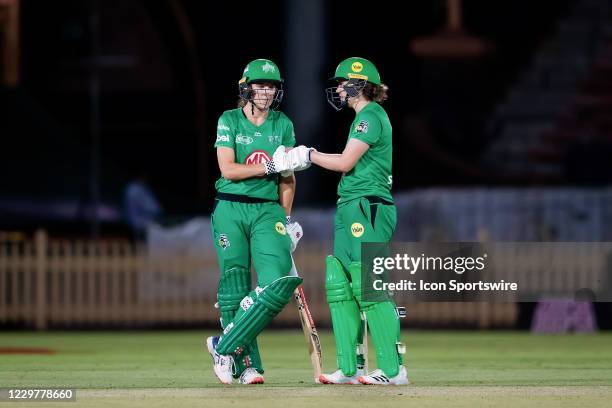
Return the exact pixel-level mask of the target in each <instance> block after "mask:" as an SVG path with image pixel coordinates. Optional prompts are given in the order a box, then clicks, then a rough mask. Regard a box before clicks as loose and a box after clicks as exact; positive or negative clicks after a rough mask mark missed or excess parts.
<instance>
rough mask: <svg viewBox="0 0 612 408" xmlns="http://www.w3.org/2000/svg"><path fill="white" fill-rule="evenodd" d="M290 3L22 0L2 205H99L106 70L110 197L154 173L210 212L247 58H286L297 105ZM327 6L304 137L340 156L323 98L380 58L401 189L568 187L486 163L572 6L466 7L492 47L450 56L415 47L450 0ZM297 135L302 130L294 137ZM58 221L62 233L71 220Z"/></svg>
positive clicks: (440, 20)
mask: <svg viewBox="0 0 612 408" xmlns="http://www.w3.org/2000/svg"><path fill="white" fill-rule="evenodd" d="M289 4H291V2H283V1H268V2H266V3H265V5H264V4H262V5H261V6H258V5H257V4H256V3H253V2H245V3H240V2H203V1H196V0H184V1H161V0H148V1H138V0H129V1H126V0H123V1H118V0H105V1H97V2H95V1H93V0H80V1H67V0H61V1H52V2H50V1H36V0H25V1H23V3H22V18H21V19H22V80H21V84H20V86H19V87H17V88H15V89H2V91H1V95H2V98H1V99H2V103H3V105H4V107H3V109H2V111H3V119H2V121H0V133H1V134H2V136H3V138H2V143H3V149H2V156H3V159H2V160H1V161H0V166H1V168H0V171H1V172H2V174H3V177H0V191H2V196H3V197H5V198H8V199H13V198H18V199H27V200H31V201H34V202H37V201H39V200H43V201H44V200H56V201H57V200H59V201H61V200H64V199H66V200H75V201H77V202H79V203H83V205H84V206H86V204H87V203H89V202H91V201H92V188H91V159H92V146H91V143H92V132H91V124H92V114H91V112H92V106H93V105H92V103H94V102H95V101H94V99H93V98H92V92H91V89H92V88H91V86H92V82H91V78H92V73H94V72H97V73H99V86H100V99H99V107H100V110H99V113H100V136H99V163H100V172H99V190H100V200H101V201H102V202H105V203H109V204H110V205H117V204H119V202H120V198H121V192H122V189H123V187H124V185H125V183H126V182H127V181H128V180H129V178H130V177H131V176H132V175H133V174H137V173H142V172H145V173H147V174H148V176H149V179H150V182H151V185H152V186H153V189H154V191H155V192H156V194H157V195H158V196H159V198H160V201H161V202H162V204H163V206H164V208H165V210H166V212H167V213H168V214H176V215H181V214H184V215H190V214H191V215H192V214H199V213H208V212H209V211H210V207H211V203H212V198H213V195H214V187H213V185H214V182H215V180H216V178H217V177H218V174H219V172H218V169H217V164H216V157H215V151H214V149H213V148H212V145H213V141H214V135H215V125H216V119H217V117H218V116H219V115H220V114H221V112H222V111H223V110H226V109H230V108H233V107H234V106H235V103H236V99H237V97H236V94H237V90H236V84H237V80H238V79H239V78H240V76H241V73H242V70H243V68H244V66H245V65H246V63H247V62H249V61H250V60H252V59H254V58H270V59H272V60H274V61H275V62H277V64H278V65H279V66H280V68H281V73H282V74H283V76H284V77H285V80H286V98H285V103H284V104H283V105H282V106H281V109H284V106H287V103H288V102H290V101H291V100H294V101H295V100H296V99H297V100H299V99H300V98H301V95H300V94H299V93H297V92H294V91H293V90H294V89H295V88H296V84H297V83H298V82H299V81H300V78H299V77H291V76H290V75H285V70H284V67H285V66H286V65H287V54H288V53H287V50H288V47H290V46H291V45H290V44H288V43H287V32H288V31H289V30H290V29H291V27H288V23H287V19H286V15H287V13H288V7H289ZM323 4H324V10H323V13H322V15H323V16H324V24H323V27H324V30H325V34H324V36H325V41H324V44H323V47H322V52H323V56H322V57H323V60H324V61H325V63H324V66H325V67H326V69H324V70H322V72H317V75H318V77H319V78H320V83H319V84H318V88H319V89H320V92H319V94H320V100H319V101H318V103H320V104H321V105H325V106H326V108H325V110H324V111H323V112H324V113H323V117H322V119H323V120H322V121H321V123H317V124H316V128H317V129H318V131H317V132H316V134H314V135H310V138H309V140H313V141H314V143H311V144H314V145H315V146H316V147H317V148H318V149H319V150H322V151H326V152H339V151H340V150H341V149H342V147H343V145H344V143H345V140H346V139H345V137H346V132H347V123H349V122H350V119H351V113H350V112H341V113H335V112H333V111H332V110H331V109H330V108H328V107H327V105H326V101H325V96H324V91H323V90H324V87H325V80H326V79H327V78H328V77H330V76H331V75H332V74H333V71H334V68H335V66H336V64H337V63H338V62H339V61H340V60H342V59H344V58H346V57H349V56H354V55H358V56H362V57H366V58H368V59H370V60H372V61H373V62H374V63H375V64H376V65H377V67H378V68H379V70H380V71H381V74H382V79H383V82H385V83H386V84H387V85H389V87H390V90H391V92H390V100H389V101H388V102H387V105H386V109H387V110H388V112H389V115H390V118H391V121H392V123H393V125H394V145H395V146H394V147H395V150H394V189H395V191H400V190H407V189H411V188H415V187H422V186H432V185H443V186H455V185H519V186H523V185H533V184H537V185H541V184H544V185H546V184H564V183H571V182H572V180H571V177H567V175H565V174H562V175H561V176H560V177H557V178H555V179H552V180H551V179H545V180H542V179H540V178H538V177H535V176H534V175H533V174H530V173H529V172H526V173H523V174H519V175H513V176H512V177H507V176H505V175H503V174H501V173H497V172H495V171H492V170H489V169H487V168H485V167H484V165H483V164H482V163H483V154H484V153H485V152H486V149H487V147H488V146H489V145H490V142H491V140H492V138H493V137H494V136H495V134H494V133H492V132H491V131H490V129H489V128H488V123H489V122H490V117H491V114H492V112H493V111H494V108H495V107H496V105H498V104H499V103H500V102H501V100H502V99H503V98H504V96H505V95H506V94H507V93H508V92H509V88H510V87H511V85H512V84H513V83H514V82H515V81H516V79H517V75H518V73H519V71H520V70H521V69H522V68H523V67H524V66H525V65H526V64H528V62H529V61H530V59H531V58H532V57H533V54H534V52H535V50H536V49H537V48H538V47H539V46H540V45H541V43H542V41H543V40H544V39H546V38H547V37H548V36H550V35H551V33H552V31H553V28H554V26H555V23H556V22H557V21H558V20H559V18H562V17H563V16H565V15H566V14H567V13H568V10H569V9H570V6H571V5H572V4H573V2H571V1H567V0H565V1H552V0H546V1H537V2H533V1H531V2H529V1H505V0H500V1H494V2H492V1H484V0H466V1H465V2H464V3H463V17H464V27H465V28H466V31H467V32H469V33H470V34H472V35H476V36H480V37H481V38H484V39H486V40H488V41H489V42H491V43H493V44H494V46H495V51H494V52H492V53H490V54H488V55H487V56H484V57H482V58H475V59H474V58H472V59H453V60H446V59H427V58H421V57H417V56H415V55H414V54H413V53H412V51H411V48H410V42H411V41H412V40H413V39H414V38H416V37H419V36H428V35H432V34H434V33H436V32H437V31H438V30H439V29H440V27H442V26H443V25H444V24H445V20H446V8H445V7H446V6H445V4H446V3H445V2H443V1H409V2H396V1H379V2H376V4H375V5H373V3H372V2H366V1H359V0H357V1H353V2H351V3H350V7H347V3H344V2H332V1H330V2H323ZM373 7H375V9H373ZM96 9H97V10H98V11H99V49H98V53H97V54H98V57H99V58H98V59H97V60H94V59H92V56H93V55H94V54H95V47H94V46H92V44H93V43H94V42H95V41H94V38H92V26H91V15H92V10H96ZM300 35H305V36H308V33H307V32H304V33H301V34H300ZM94 61H98V62H97V63H94ZM286 112H287V113H288V114H289V116H290V117H295V116H296V115H299V112H289V111H286ZM300 137H301V134H300V128H299V127H298V128H297V138H298V143H299V142H300ZM302 177H305V178H303V179H302ZM302 180H304V183H303V184H302V185H304V186H305V188H304V189H303V190H302V191H301V192H300V193H299V195H298V203H299V204H298V205H300V206H302V205H303V206H309V205H310V206H313V205H314V206H323V205H325V206H329V205H330V204H331V203H332V202H333V200H334V198H335V188H336V184H337V180H338V176H336V175H332V176H329V173H325V172H323V171H321V170H319V169H317V170H311V171H310V172H308V174H307V175H306V176H300V178H298V184H300V183H302ZM604 182H607V178H606V177H604ZM309 185H310V186H311V187H310V189H309V188H308V186H309ZM314 185H316V194H312V192H313V191H314V190H313V189H312V186H314ZM299 189H300V187H298V190H299ZM16 220H19V222H20V223H21V224H19V225H25V224H31V225H32V226H34V225H36V226H40V225H41V224H42V225H47V226H50V225H55V224H54V222H55V221H54V219H53V216H52V215H48V214H44V213H43V214H37V215H35V216H31V215H23V216H21V215H19V214H16V213H11V215H10V216H5V217H4V218H3V219H2V220H0V222H2V224H3V225H4V226H6V227H11V226H12V225H16V223H17V221H16ZM24 223H25V224H24ZM59 224H60V225H63V227H62V226H60V227H59V230H62V229H63V228H64V227H66V226H67V225H68V224H70V222H63V223H59ZM77 224H78V223H77ZM66 228H67V227H66ZM75 228H76V229H77V230H79V228H77V227H75ZM105 228H106V229H105ZM108 228H110V227H106V226H103V228H102V231H103V232H104V231H106V230H107V229H108Z"/></svg>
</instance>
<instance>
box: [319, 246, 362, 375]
mask: <svg viewBox="0 0 612 408" xmlns="http://www.w3.org/2000/svg"><path fill="white" fill-rule="evenodd" d="M325 291H326V292H327V303H328V304H329V311H330V314H331V318H332V327H333V329H334V339H335V341H336V362H337V364H338V368H340V369H341V370H342V372H343V373H344V375H346V376H349V377H350V376H353V375H355V372H356V370H357V355H356V352H355V350H356V349H357V335H358V333H359V330H360V327H361V317H360V315H359V307H358V306H357V302H356V301H355V299H354V298H353V292H352V290H351V285H350V284H349V281H348V278H347V276H346V274H345V273H344V270H343V268H342V264H341V263H340V261H339V260H338V258H336V257H334V256H331V255H330V256H328V257H327V259H326V277H325Z"/></svg>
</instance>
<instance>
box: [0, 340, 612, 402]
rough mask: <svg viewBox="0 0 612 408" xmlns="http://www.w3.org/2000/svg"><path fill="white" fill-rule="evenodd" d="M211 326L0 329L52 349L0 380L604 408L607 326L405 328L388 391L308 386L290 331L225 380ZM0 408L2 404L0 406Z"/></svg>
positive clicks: (107, 394) (305, 363)
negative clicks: (213, 354) (253, 381)
mask: <svg viewBox="0 0 612 408" xmlns="http://www.w3.org/2000/svg"><path fill="white" fill-rule="evenodd" d="M208 334H209V333H207V332H196V331H181V332H179V331H168V332H50V333H20V332H3V333H2V332H0V349H2V348H7V347H29V348H48V349H51V350H54V351H55V352H56V353H55V354H51V355H35V354H32V355H25V354H18V355H13V354H0V388H9V387H69V388H76V389H78V391H77V402H76V403H74V402H72V403H64V404H59V403H53V404H52V405H53V406H58V405H64V406H69V407H76V406H79V407H80V406H83V407H97V406H103V405H104V406H107V405H110V406H118V407H128V406H129V407H132V406H133V407H157V406H159V407H162V406H171V405H172V406H180V407H183V406H199V407H209V406H210V407H225V406H228V405H230V406H235V407H239V406H241V405H244V406H248V407H254V406H261V407H283V408H286V407H287V406H289V405H290V407H291V408H299V407H304V406H320V407H321V408H322V407H328V406H329V407H338V406H351V405H352V406H355V405H356V404H359V406H361V407H366V406H372V407H374V406H376V407H387V406H389V407H391V406H398V407H399V406H402V407H406V406H415V407H416V406H418V407H420V408H426V407H447V406H459V407H475V406H495V407H497V408H503V407H517V406H519V407H520V406H537V407H539V408H546V407H569V406H572V407H578V406H589V407H604V406H605V407H610V406H612V333H606V334H598V335H567V336H534V335H530V334H528V333H520V332H446V331H435V332H434V331H410V332H404V333H403V340H404V342H405V343H406V344H407V346H408V353H407V362H406V366H407V368H408V374H409V377H410V379H411V381H412V382H413V384H412V385H410V386H407V387H386V388H383V387H366V386H336V387H334V386H322V385H316V384H314V383H313V378H312V371H311V368H310V362H309V359H308V356H307V352H306V346H305V344H304V338H303V335H302V333H301V331H298V330H294V331H266V332H265V334H263V335H262V336H261V337H260V346H261V349H262V354H263V358H264V364H265V366H266V375H265V376H266V384H265V385H261V386H240V385H238V384H236V385H232V386H223V385H221V384H219V383H218V382H217V381H216V378H215V377H214V375H213V373H212V368H211V360H210V357H209V356H208V354H207V353H205V352H204V348H203V339H204V338H205V337H206V336H207V335H208ZM322 346H323V353H324V365H325V369H326V370H328V371H331V370H332V369H334V368H335V364H334V354H333V353H334V346H333V339H332V337H331V335H330V334H329V333H325V332H324V333H322ZM370 364H371V365H374V362H373V361H371V362H370ZM8 405H10V403H6V402H0V407H3V406H8ZM13 405H15V406H18V407H26V406H29V405H32V406H36V407H39V406H40V404H39V403H24V402H20V403H15V404H13Z"/></svg>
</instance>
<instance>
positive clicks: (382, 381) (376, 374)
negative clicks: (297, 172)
mask: <svg viewBox="0 0 612 408" xmlns="http://www.w3.org/2000/svg"><path fill="white" fill-rule="evenodd" d="M358 380H359V382H360V383H362V384H365V385H408V384H410V381H408V374H407V373H406V367H404V366H403V365H402V366H400V369H399V373H397V375H396V376H395V377H391V378H389V377H387V376H386V375H385V373H383V371H382V370H381V369H378V370H374V371H372V373H370V374H368V375H362V376H361V377H359V378H358Z"/></svg>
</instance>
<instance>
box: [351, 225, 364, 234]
mask: <svg viewBox="0 0 612 408" xmlns="http://www.w3.org/2000/svg"><path fill="white" fill-rule="evenodd" d="M364 232H365V230H364V229H363V225H361V224H360V223H358V222H356V223H353V225H351V233H352V234H353V236H354V237H355V238H359V237H360V236H362V235H363V233H364Z"/></svg>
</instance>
